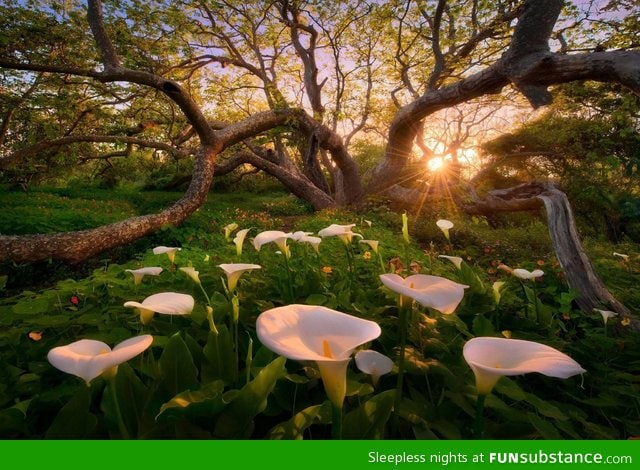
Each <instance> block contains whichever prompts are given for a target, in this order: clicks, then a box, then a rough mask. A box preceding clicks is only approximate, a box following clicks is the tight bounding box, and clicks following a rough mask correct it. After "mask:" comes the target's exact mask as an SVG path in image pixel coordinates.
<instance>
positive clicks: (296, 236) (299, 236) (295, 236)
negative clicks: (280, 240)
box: [289, 230, 313, 242]
mask: <svg viewBox="0 0 640 470" xmlns="http://www.w3.org/2000/svg"><path fill="white" fill-rule="evenodd" d="M307 235H313V232H303V231H302V230H298V231H297V232H293V233H292V234H291V236H290V237H289V238H291V239H292V240H295V241H297V242H299V241H300V240H301V239H302V238H304V237H306V236H307Z"/></svg>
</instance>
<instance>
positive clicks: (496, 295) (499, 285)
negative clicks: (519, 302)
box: [493, 281, 506, 304]
mask: <svg viewBox="0 0 640 470" xmlns="http://www.w3.org/2000/svg"><path fill="white" fill-rule="evenodd" d="M505 284H506V282H504V281H496V282H494V283H493V299H494V300H495V301H496V304H499V303H500V299H501V298H502V289H504V286H505Z"/></svg>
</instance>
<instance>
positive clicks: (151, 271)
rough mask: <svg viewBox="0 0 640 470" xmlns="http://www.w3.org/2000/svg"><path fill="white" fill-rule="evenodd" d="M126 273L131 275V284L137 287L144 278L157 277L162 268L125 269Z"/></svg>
mask: <svg viewBox="0 0 640 470" xmlns="http://www.w3.org/2000/svg"><path fill="white" fill-rule="evenodd" d="M126 272H128V273H131V274H132V275H133V283H134V284H135V285H136V286H137V285H138V284H140V283H141V282H142V279H143V278H144V277H145V276H159V275H160V273H161V272H162V268H159V267H155V266H150V267H146V268H138V269H127V270H126Z"/></svg>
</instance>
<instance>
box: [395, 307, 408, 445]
mask: <svg viewBox="0 0 640 470" xmlns="http://www.w3.org/2000/svg"><path fill="white" fill-rule="evenodd" d="M401 299H402V298H401ZM400 302H402V300H401V301H400ZM409 308H410V307H409ZM409 308H407V307H405V306H404V305H400V322H399V325H398V329H399V333H400V338H399V344H400V354H399V356H398V382H397V384H396V396H395V402H394V405H393V425H392V433H393V436H394V437H395V438H397V437H398V426H399V425H400V405H401V404H402V388H403V386H404V355H405V347H406V343H407V316H408V313H409Z"/></svg>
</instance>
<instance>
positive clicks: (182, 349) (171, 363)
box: [158, 333, 198, 396]
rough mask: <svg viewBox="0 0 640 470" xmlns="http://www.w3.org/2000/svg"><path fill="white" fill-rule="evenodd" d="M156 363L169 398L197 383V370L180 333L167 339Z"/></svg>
mask: <svg viewBox="0 0 640 470" xmlns="http://www.w3.org/2000/svg"><path fill="white" fill-rule="evenodd" d="M158 363H159V366H160V373H161V375H162V383H163V385H164V388H165V389H166V390H167V392H168V393H169V394H170V395H171V396H175V395H177V394H178V393H180V392H182V391H184V390H187V389H189V388H191V387H193V386H194V385H196V384H197V383H198V369H196V366H195V365H194V364H193V358H192V357H191V353H190V352H189V348H187V345H186V344H185V342H184V341H183V339H182V337H181V336H180V333H176V334H174V335H173V336H172V337H171V338H170V339H169V342H168V343H167V345H166V346H165V348H164V351H163V353H162V356H160V360H159V361H158Z"/></svg>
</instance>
